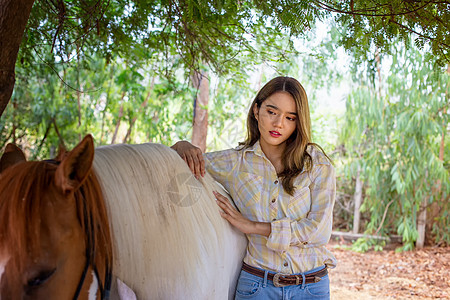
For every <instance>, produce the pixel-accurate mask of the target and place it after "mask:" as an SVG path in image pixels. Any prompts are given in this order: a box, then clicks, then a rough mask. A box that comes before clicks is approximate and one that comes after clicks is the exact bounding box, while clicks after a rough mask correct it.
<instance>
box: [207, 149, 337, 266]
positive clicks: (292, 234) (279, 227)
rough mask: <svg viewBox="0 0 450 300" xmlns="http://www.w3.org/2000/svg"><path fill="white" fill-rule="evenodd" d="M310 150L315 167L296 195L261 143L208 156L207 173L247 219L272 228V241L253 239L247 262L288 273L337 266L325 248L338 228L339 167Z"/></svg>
mask: <svg viewBox="0 0 450 300" xmlns="http://www.w3.org/2000/svg"><path fill="white" fill-rule="evenodd" d="M307 151H308V153H309V154H310V155H311V157H312V159H313V168H312V171H311V172H302V173H301V174H299V175H298V176H297V178H295V181H294V186H295V193H294V196H290V195H289V194H287V193H286V192H285V191H284V189H283V186H282V184H281V180H279V179H278V176H277V173H276V171H275V168H274V167H273V165H272V163H271V162H270V161H269V160H268V159H267V157H266V156H265V154H264V153H263V152H262V150H261V146H260V144H259V142H256V143H255V145H253V146H252V147H250V148H247V149H244V150H236V149H229V150H224V151H218V152H209V153H206V154H205V155H204V158H205V163H206V170H207V171H208V172H209V173H210V174H211V175H212V176H213V177H214V179H215V180H216V181H218V182H219V183H221V184H222V185H223V186H224V187H225V188H226V189H227V190H228V191H229V193H230V195H231V196H232V197H233V201H234V203H235V204H236V207H237V208H238V209H239V211H240V212H241V213H242V215H243V216H245V217H246V218H248V219H250V220H253V221H258V222H270V224H271V229H272V232H271V234H270V236H269V237H268V238H267V237H265V236H262V235H258V234H247V238H248V242H249V243H248V247H247V253H246V255H245V258H244V262H245V263H247V264H249V265H251V266H254V267H258V268H261V269H265V270H269V271H274V272H282V273H288V274H293V273H300V272H306V271H309V270H311V269H313V268H316V267H320V266H323V265H324V264H326V265H327V266H328V267H331V268H332V267H335V266H336V259H335V257H334V256H333V254H332V253H331V252H330V251H329V250H328V249H326V248H325V245H326V244H327V243H328V241H329V239H330V236H331V227H332V223H333V222H332V217H333V206H334V200H335V192H336V178H335V173H334V168H333V166H332V165H331V163H330V162H329V161H328V160H327V158H326V157H325V156H324V155H323V153H322V152H320V151H319V150H317V148H315V147H311V146H309V147H308V149H307Z"/></svg>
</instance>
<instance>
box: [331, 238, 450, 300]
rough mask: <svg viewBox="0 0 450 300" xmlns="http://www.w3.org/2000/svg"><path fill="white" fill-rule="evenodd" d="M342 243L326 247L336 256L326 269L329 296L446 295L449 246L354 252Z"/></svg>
mask: <svg viewBox="0 0 450 300" xmlns="http://www.w3.org/2000/svg"><path fill="white" fill-rule="evenodd" d="M346 246H348V243H346V242H332V243H330V244H329V247H328V248H329V249H330V250H331V251H332V252H333V253H334V255H335V256H336V258H337V260H338V266H337V267H336V268H335V269H332V270H330V281H331V299H332V300H360V299H362V300H384V299H450V279H449V278H450V277H449V276H450V274H449V273H450V247H446V248H431V247H427V248H424V249H422V250H415V251H410V252H402V253H395V248H396V245H390V246H389V247H387V248H388V249H386V248H385V250H383V251H381V252H375V251H369V252H367V253H358V252H353V251H351V250H348V249H347V248H348V247H346ZM397 246H398V245H397Z"/></svg>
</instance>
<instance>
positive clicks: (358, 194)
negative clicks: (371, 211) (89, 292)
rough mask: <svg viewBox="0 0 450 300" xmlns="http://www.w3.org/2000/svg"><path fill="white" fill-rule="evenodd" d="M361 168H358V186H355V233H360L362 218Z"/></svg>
mask: <svg viewBox="0 0 450 300" xmlns="http://www.w3.org/2000/svg"><path fill="white" fill-rule="evenodd" d="M360 173H361V167H360V166H358V171H357V172H356V186H355V194H354V196H353V200H354V202H355V210H354V213H353V233H359V220H360V217H361V212H360V208H361V202H362V187H363V185H362V182H361V176H360Z"/></svg>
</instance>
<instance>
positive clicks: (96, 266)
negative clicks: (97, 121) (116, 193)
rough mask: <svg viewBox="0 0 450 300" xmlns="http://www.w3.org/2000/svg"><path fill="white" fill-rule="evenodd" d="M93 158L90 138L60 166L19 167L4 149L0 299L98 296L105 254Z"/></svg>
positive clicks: (15, 154)
mask: <svg viewBox="0 0 450 300" xmlns="http://www.w3.org/2000/svg"><path fill="white" fill-rule="evenodd" d="M93 158H94V145H93V141H92V137H91V136H87V137H85V138H84V140H83V141H82V142H81V143H80V144H78V145H77V146H76V147H75V148H74V149H73V150H72V151H71V152H69V153H68V154H67V155H65V156H64V158H62V159H61V161H59V162H26V161H25V157H24V155H23V153H22V152H21V151H20V149H18V148H17V147H15V146H12V145H8V146H7V148H6V151H5V154H4V155H3V156H2V158H1V159H0V167H1V169H0V172H2V173H1V174H0V298H1V299H72V298H73V297H74V296H75V295H76V294H77V291H78V290H79V298H80V299H87V298H88V296H89V293H90V292H91V293H97V298H98V297H100V294H101V293H100V292H98V291H97V289H96V288H95V287H96V285H95V284H96V283H98V286H100V287H103V286H104V282H105V281H107V280H105V278H106V277H108V276H106V275H105V274H107V273H108V271H109V270H108V269H109V267H108V266H111V260H112V254H111V252H112V250H111V240H110V233H109V227H108V221H107V216H106V209H105V206H104V203H103V198H102V194H101V189H100V186H99V184H98V181H97V179H96V177H95V174H94V172H93V171H92V170H91V169H92V163H93ZM95 272H97V274H98V275H97V276H93V274H94V273H95ZM84 274H85V275H84ZM97 279H98V281H99V282H96V281H97ZM80 282H81V283H80ZM90 290H91V291H90Z"/></svg>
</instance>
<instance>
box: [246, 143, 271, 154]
mask: <svg viewBox="0 0 450 300" xmlns="http://www.w3.org/2000/svg"><path fill="white" fill-rule="evenodd" d="M245 152H253V153H255V154H256V155H258V156H261V157H266V155H265V154H264V152H263V151H262V149H261V145H260V144H259V140H257V141H256V143H254V144H253V146H250V147H248V148H246V149H245V150H244V153H245Z"/></svg>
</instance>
